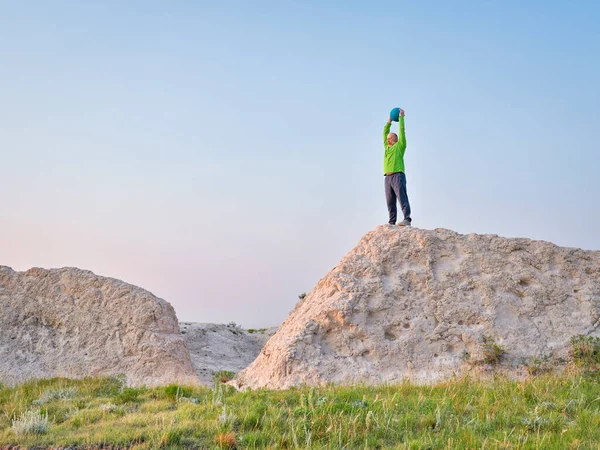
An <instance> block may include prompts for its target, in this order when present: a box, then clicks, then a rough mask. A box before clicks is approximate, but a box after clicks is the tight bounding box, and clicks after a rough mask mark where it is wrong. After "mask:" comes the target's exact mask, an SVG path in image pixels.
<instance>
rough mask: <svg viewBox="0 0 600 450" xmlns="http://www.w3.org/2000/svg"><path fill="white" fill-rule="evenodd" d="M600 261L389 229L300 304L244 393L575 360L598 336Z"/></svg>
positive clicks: (532, 246) (528, 243)
mask: <svg viewBox="0 0 600 450" xmlns="http://www.w3.org/2000/svg"><path fill="white" fill-rule="evenodd" d="M599 308H600V252H599V251H584V250H580V249H574V248H562V247H558V246H556V245H553V244H551V243H549V242H543V241H532V240H529V239H507V238H502V237H498V236H496V235H477V234H468V235H460V234H458V233H455V232H453V231H449V230H444V229H436V230H433V231H429V230H420V229H415V228H404V227H392V226H387V225H385V226H380V227H378V228H377V229H375V230H374V231H372V232H370V233H368V234H367V235H366V236H364V237H363V238H362V240H361V241H360V242H359V244H358V246H357V247H356V248H355V249H354V250H352V251H351V252H350V253H349V254H348V255H346V256H345V257H344V258H343V259H342V261H341V262H340V263H339V264H338V265H337V267H335V268H334V269H333V270H332V271H331V272H329V274H327V275H326V276H325V277H324V278H323V279H322V280H321V281H320V282H319V283H318V284H317V286H316V287H315V289H314V290H313V291H312V292H311V293H310V294H309V295H308V296H307V297H306V298H305V299H303V300H302V301H300V302H299V303H298V304H297V305H296V307H295V309H294V311H293V312H292V313H291V314H290V316H289V317H288V318H287V320H286V321H285V322H284V323H283V324H282V325H281V326H280V328H279V330H278V331H277V333H276V334H275V335H274V336H273V337H272V338H271V339H270V340H269V341H268V342H267V344H266V345H265V347H264V348H263V350H262V352H261V354H260V355H259V356H258V358H257V359H256V360H255V361H254V362H253V363H252V364H251V365H250V366H249V367H248V368H247V369H246V370H244V371H242V372H241V373H240V374H239V375H238V377H237V379H236V380H235V384H237V385H238V386H239V387H242V388H246V387H249V388H257V387H267V388H287V387H289V386H292V385H297V384H300V383H307V384H311V385H318V384H322V383H325V382H340V383H352V382H357V381H359V382H366V383H384V382H396V381H400V380H401V379H403V378H408V379H411V380H413V381H416V382H433V381H436V380H440V379H443V378H446V377H449V376H452V375H453V374H457V375H460V374H463V373H465V372H466V371H470V370H474V368H479V369H477V370H482V367H483V368H485V365H482V364H481V361H483V360H485V356H486V348H490V347H493V343H495V344H497V345H499V346H501V347H502V348H503V349H504V350H505V352H506V353H505V354H504V355H503V356H502V358H501V361H500V366H501V367H505V368H507V369H509V370H511V371H512V372H513V373H515V371H516V370H517V369H518V368H519V367H521V368H522V367H523V365H524V364H527V361H530V360H531V358H541V357H552V358H565V357H566V356H567V353H568V349H569V340H570V338H571V337H572V336H574V335H578V334H584V335H595V336H597V335H598V334H599V329H598V328H597V327H598V325H599V323H600V319H599V317H600V310H599Z"/></svg>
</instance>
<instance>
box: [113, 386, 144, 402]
mask: <svg viewBox="0 0 600 450" xmlns="http://www.w3.org/2000/svg"><path fill="white" fill-rule="evenodd" d="M141 393H142V390H141V389H136V388H124V389H123V391H122V392H121V393H120V394H119V395H118V396H117V397H116V398H115V401H116V403H117V404H119V405H122V404H125V403H137V402H139V401H140V399H139V396H140V394H141Z"/></svg>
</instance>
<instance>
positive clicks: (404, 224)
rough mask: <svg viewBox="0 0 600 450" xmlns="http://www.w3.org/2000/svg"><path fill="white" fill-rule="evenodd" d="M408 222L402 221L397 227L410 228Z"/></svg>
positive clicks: (407, 220) (406, 220)
mask: <svg viewBox="0 0 600 450" xmlns="http://www.w3.org/2000/svg"><path fill="white" fill-rule="evenodd" d="M410 222H411V221H410V220H409V219H404V220H403V221H402V222H399V223H398V226H400V227H410V226H411V225H410Z"/></svg>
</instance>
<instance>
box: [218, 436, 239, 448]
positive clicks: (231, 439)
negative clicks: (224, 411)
mask: <svg viewBox="0 0 600 450" xmlns="http://www.w3.org/2000/svg"><path fill="white" fill-rule="evenodd" d="M215 440H216V442H217V445H218V446H219V448H229V449H234V448H235V447H236V439H235V433H234V432H229V433H219V434H217V436H216V439H215Z"/></svg>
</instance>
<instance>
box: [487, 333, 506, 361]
mask: <svg viewBox="0 0 600 450" xmlns="http://www.w3.org/2000/svg"><path fill="white" fill-rule="evenodd" d="M505 353H506V350H505V349H504V348H503V347H501V346H500V345H498V344H496V341H495V340H494V338H492V337H489V336H486V337H485V338H484V344H483V362H484V363H485V364H491V365H492V366H494V365H496V364H498V363H499V362H500V360H501V359H502V355H504V354H505Z"/></svg>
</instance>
